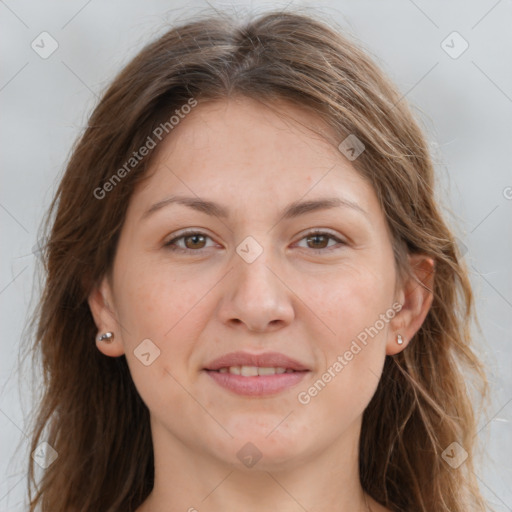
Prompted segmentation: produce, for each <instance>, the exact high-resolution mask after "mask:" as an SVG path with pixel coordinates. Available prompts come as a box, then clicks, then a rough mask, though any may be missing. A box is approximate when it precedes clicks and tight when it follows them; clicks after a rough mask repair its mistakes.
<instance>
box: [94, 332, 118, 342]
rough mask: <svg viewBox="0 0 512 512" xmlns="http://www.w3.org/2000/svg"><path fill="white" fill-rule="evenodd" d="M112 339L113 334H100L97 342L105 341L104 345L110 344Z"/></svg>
mask: <svg viewBox="0 0 512 512" xmlns="http://www.w3.org/2000/svg"><path fill="white" fill-rule="evenodd" d="M113 337H114V333H113V332H106V333H104V334H100V335H99V336H98V338H97V339H98V341H103V340H105V342H106V343H110V342H111V341H112V338H113Z"/></svg>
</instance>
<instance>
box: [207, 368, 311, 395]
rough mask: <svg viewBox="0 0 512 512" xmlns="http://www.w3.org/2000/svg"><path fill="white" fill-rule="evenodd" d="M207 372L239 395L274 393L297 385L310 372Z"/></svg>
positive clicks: (220, 384) (220, 383) (218, 382)
mask: <svg viewBox="0 0 512 512" xmlns="http://www.w3.org/2000/svg"><path fill="white" fill-rule="evenodd" d="M206 373H207V374H208V375H209V376H210V377H211V378H212V379H213V380H214V381H215V382H216V383H217V384H219V386H222V387H223V388H226V389H229V390H230V391H233V392H234V393H237V394H238V395H246V396H265V395H274V394H276V393H279V392H281V391H284V390H286V389H289V388H291V387H293V386H295V385H296V384H297V383H299V382H300V381H301V380H302V379H303V378H304V376H305V375H306V373H309V372H293V373H279V374H275V375H262V376H258V377H242V376H241V375H234V374H231V373H219V372H216V371H212V370H206Z"/></svg>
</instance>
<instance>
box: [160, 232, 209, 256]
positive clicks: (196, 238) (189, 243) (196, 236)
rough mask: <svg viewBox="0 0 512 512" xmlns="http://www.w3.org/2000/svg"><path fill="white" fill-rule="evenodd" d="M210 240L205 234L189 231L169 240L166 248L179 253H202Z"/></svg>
mask: <svg viewBox="0 0 512 512" xmlns="http://www.w3.org/2000/svg"><path fill="white" fill-rule="evenodd" d="M208 238H210V237H209V236H208V235H205V234H204V233H200V232H195V231H189V232H186V233H183V234H181V235H180V236H177V237H176V238H173V239H172V240H169V241H168V242H166V243H165V244H164V247H166V248H167V249H169V250H171V251H177V252H200V251H201V250H202V249H204V248H205V247H206V240H207V239H208ZM181 242H183V243H181Z"/></svg>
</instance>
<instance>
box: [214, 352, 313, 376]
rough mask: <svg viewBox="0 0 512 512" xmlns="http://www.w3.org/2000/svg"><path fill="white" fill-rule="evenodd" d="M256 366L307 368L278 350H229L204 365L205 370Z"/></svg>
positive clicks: (297, 369)
mask: <svg viewBox="0 0 512 512" xmlns="http://www.w3.org/2000/svg"><path fill="white" fill-rule="evenodd" d="M244 366H245V367H257V368H284V369H285V370H293V371H296V372H301V371H307V370H309V368H308V367H307V366H306V365H304V364H302V363H300V362H299V361H296V360H295V359H292V358H290V357H288V356H285V355H284V354H281V353H279V352H266V353H264V354H249V353H248V352H231V353H230V354H225V355H223V356H221V357H219V358H217V359H214V360H213V361H211V362H209V363H208V364H207V365H206V366H205V368H204V369H205V370H210V371H218V370H220V369H221V368H231V367H244Z"/></svg>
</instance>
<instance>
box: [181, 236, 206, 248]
mask: <svg viewBox="0 0 512 512" xmlns="http://www.w3.org/2000/svg"><path fill="white" fill-rule="evenodd" d="M205 238H206V237H205V236H204V235H200V234H196V235H188V236H184V237H183V240H185V247H186V248H187V249H202V248H203V247H204V244H205ZM198 246H199V247H198Z"/></svg>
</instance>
